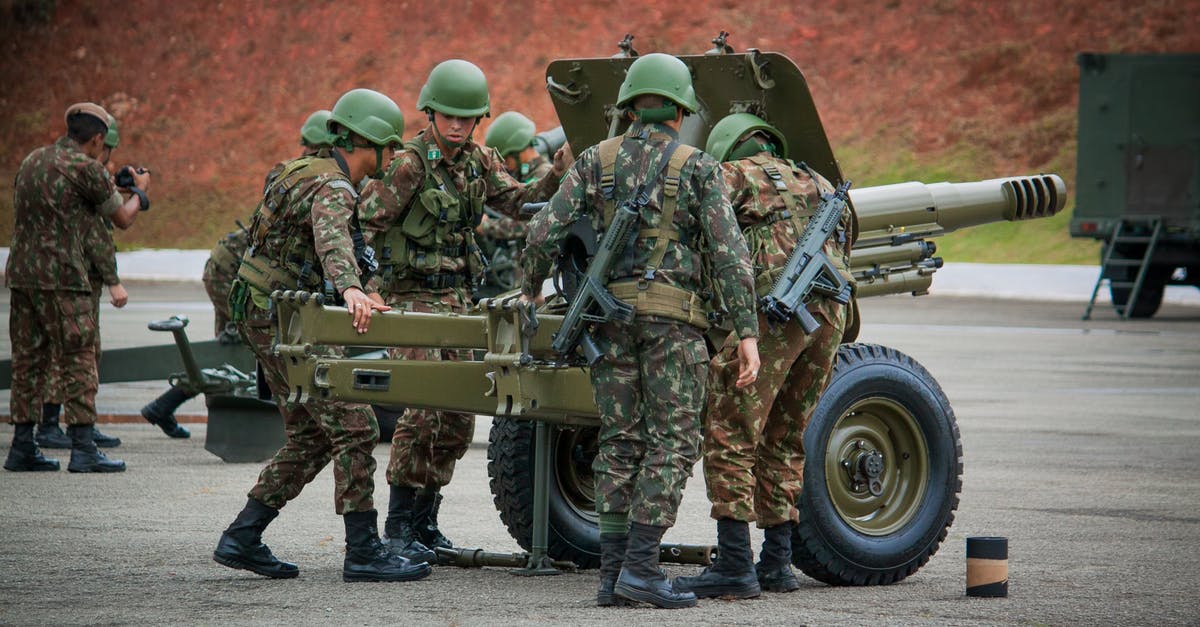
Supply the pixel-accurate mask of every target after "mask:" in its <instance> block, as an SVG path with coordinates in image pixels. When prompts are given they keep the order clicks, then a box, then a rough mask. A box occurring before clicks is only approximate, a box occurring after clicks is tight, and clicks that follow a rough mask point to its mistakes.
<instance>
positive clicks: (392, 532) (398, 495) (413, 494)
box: [383, 486, 437, 564]
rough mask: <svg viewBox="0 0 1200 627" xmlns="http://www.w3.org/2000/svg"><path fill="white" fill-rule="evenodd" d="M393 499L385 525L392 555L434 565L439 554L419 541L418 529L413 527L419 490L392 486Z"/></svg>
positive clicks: (389, 503) (389, 501)
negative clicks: (414, 509) (414, 510)
mask: <svg viewBox="0 0 1200 627" xmlns="http://www.w3.org/2000/svg"><path fill="white" fill-rule="evenodd" d="M391 488H392V491H391V494H392V495H391V498H390V499H389V500H388V515H387V521H385V522H384V524H383V533H384V537H385V538H386V539H387V543H388V546H390V547H391V549H392V553H395V554H396V555H399V556H401V557H404V558H406V559H409V560H412V561H414V562H416V563H418V564H419V563H422V562H424V563H427V564H432V563H434V561H435V560H437V554H436V553H434V552H433V551H432V550H430V548H429V547H427V546H425V545H424V544H421V541H420V540H419V539H417V529H416V527H414V526H413V507H414V506H415V503H416V498H417V489H416V488H402V487H399V486H391Z"/></svg>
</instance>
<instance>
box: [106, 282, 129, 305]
mask: <svg viewBox="0 0 1200 627" xmlns="http://www.w3.org/2000/svg"><path fill="white" fill-rule="evenodd" d="M108 302H110V303H112V306H113V307H116V308H117V309H120V308H122V307H124V306H125V303H128V302H129V293H128V292H126V291H125V287H124V286H123V285H121V284H120V283H117V284H116V285H110V286H108Z"/></svg>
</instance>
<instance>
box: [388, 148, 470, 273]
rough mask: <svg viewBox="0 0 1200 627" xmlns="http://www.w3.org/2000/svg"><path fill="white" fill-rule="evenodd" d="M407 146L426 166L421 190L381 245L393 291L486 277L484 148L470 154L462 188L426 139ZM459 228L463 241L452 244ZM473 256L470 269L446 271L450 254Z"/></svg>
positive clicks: (467, 258)
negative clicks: (481, 233)
mask: <svg viewBox="0 0 1200 627" xmlns="http://www.w3.org/2000/svg"><path fill="white" fill-rule="evenodd" d="M404 149H405V150H407V151H409V152H410V153H412V154H414V155H416V156H417V157H418V158H419V159H420V160H421V166H422V168H423V169H424V171H425V176H424V178H423V180H422V184H421V189H420V191H418V192H417V193H416V194H414V195H413V197H412V200H411V201H410V202H409V206H408V210H407V211H405V212H404V216H403V218H401V219H400V220H398V221H397V222H396V223H395V224H393V225H392V226H391V227H390V228H389V229H388V230H387V232H385V233H384V235H383V239H382V241H381V242H378V243H377V245H376V249H377V251H378V253H379V274H380V276H381V277H383V285H384V289H385V290H386V291H388V292H393V291H399V290H403V289H412V288H418V289H420V288H424V289H446V288H451V287H460V286H468V285H469V284H471V283H473V281H474V280H475V279H476V278H477V277H479V276H482V274H483V271H484V263H483V256H482V255H481V254H480V252H479V247H478V246H477V245H476V243H475V227H476V226H478V225H479V222H480V220H482V219H483V205H484V198H485V195H486V193H487V181H486V180H484V176H485V174H486V173H485V172H484V169H483V163H482V162H481V161H480V157H479V154H480V153H479V150H472V151H471V152H470V153H469V154H468V155H467V162H466V165H465V168H466V180H467V186H466V189H465V190H462V191H459V189H458V188H457V187H455V185H454V179H453V177H452V175H451V174H450V172H449V171H448V170H447V169H446V165H445V163H443V162H442V161H441V160H440V159H439V160H438V161H437V163H434V162H433V161H431V160H430V158H429V154H428V153H427V152H426V147H425V145H424V143H423V142H420V141H416V140H409V141H407V142H405V143H404ZM456 231H457V232H459V233H461V235H462V241H461V242H456V243H451V242H450V241H449V240H450V237H449V236H450V234H451V233H454V232H456ZM462 258H466V260H467V273H466V274H463V273H461V272H443V271H442V268H443V261H445V260H446V259H462Z"/></svg>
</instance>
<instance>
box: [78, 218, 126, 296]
mask: <svg viewBox="0 0 1200 627" xmlns="http://www.w3.org/2000/svg"><path fill="white" fill-rule="evenodd" d="M112 230H113V224H112V221H111V220H109V219H108V218H105V217H103V216H96V218H95V219H94V220H92V223H91V225H90V227H89V228H88V229H87V231H86V232H85V233H84V242H83V250H84V252H86V253H87V255H88V279H89V280H90V281H91V282H92V283H98V284H103V285H108V286H113V285H117V284H118V283H120V282H121V279H120V278H119V277H118V276H117V245H116V243H114V242H113V236H112Z"/></svg>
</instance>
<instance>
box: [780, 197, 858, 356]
mask: <svg viewBox="0 0 1200 627" xmlns="http://www.w3.org/2000/svg"><path fill="white" fill-rule="evenodd" d="M849 193H850V181H846V182H845V183H842V184H841V185H839V186H838V188H837V189H836V190H835V191H834V192H833V193H831V194H822V195H821V204H820V205H819V206H818V207H817V212H816V213H815V214H813V216H812V218H810V219H809V220H808V225H807V226H805V227H804V233H802V234H801V235H800V239H799V240H797V241H796V247H795V248H794V249H792V254H791V256H790V257H788V262H787V265H786V266H784V268H783V272H782V273H781V274H780V275H779V278H778V279H777V280H776V281H775V285H774V287H772V288H771V293H770V294H767V295H766V296H764V297H763V298H762V300H761V301H759V307H761V308H762V312H763V313H765V314H766V315H767V318H768V319H770V320H771V321H772V322H777V323H784V322H787V321H788V320H791V319H792V317H793V316H795V317H796V318H797V321H798V322H799V323H800V326H801V327H802V328H803V329H804V332H805V333H812V332H813V331H816V330H817V329H819V328H820V327H821V323H819V322H817V319H816V318H814V317H813V316H812V314H810V313H808V309H806V308H805V305H807V304H808V301H809V300H810V299H811V298H812V295H813V293H814V292H815V293H817V294H820V295H822V296H827V297H830V298H832V299H834V300H836V301H837V302H839V303H842V304H843V305H845V304H847V303H849V302H850V291H851V289H850V283H849V282H848V281H846V279H844V278H842V275H841V274H839V273H838V271H837V268H836V267H834V265H833V263H832V262H831V261H829V257H827V256H826V255H825V250H824V249H825V240H827V239H829V236H830V235H833V232H834V231H835V230H836V229H837V227H838V223H839V222H840V221H841V219H842V212H844V211H845V210H846V202H847V198H849Z"/></svg>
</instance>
